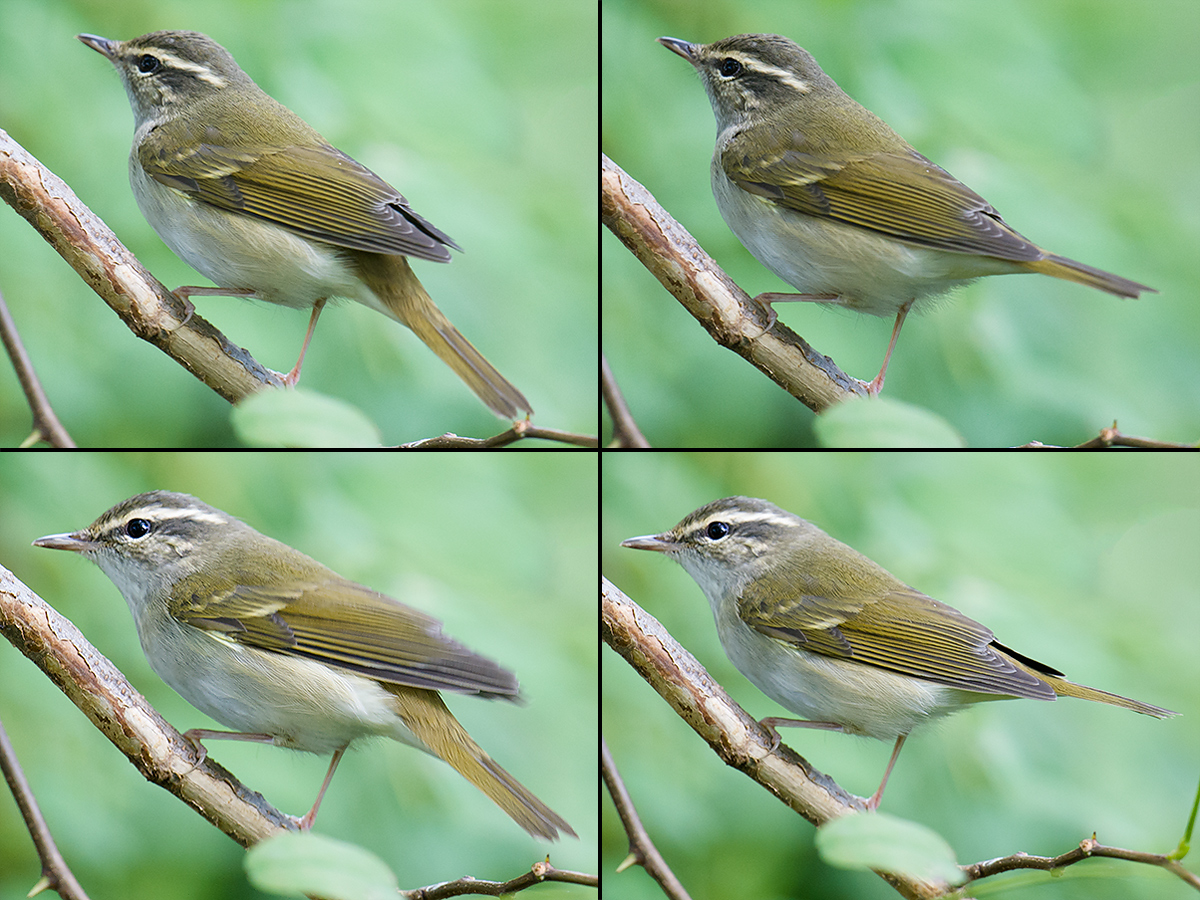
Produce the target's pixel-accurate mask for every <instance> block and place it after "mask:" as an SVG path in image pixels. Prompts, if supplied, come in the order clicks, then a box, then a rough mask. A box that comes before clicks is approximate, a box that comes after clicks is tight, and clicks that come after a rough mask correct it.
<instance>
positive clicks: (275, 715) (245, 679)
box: [34, 491, 575, 840]
mask: <svg viewBox="0 0 1200 900" xmlns="http://www.w3.org/2000/svg"><path fill="white" fill-rule="evenodd" d="M34 544H35V546H38V547H48V548H50V549H52V550H69V551H72V552H75V553H78V554H79V555H80V556H82V557H84V558H85V559H90V560H91V561H92V562H94V563H95V564H96V565H98V566H99V567H100V569H101V570H102V571H103V572H104V574H105V575H107V576H108V577H109V578H110V579H112V582H113V584H115V585H116V586H117V589H118V590H120V592H121V594H122V595H123V596H124V597H125V601H126V603H127V604H128V605H129V609H130V611H131V612H132V613H133V619H134V622H135V624H136V625H137V632H138V639H139V640H140V641H141V645H142V650H143V651H144V652H145V654H146V658H147V659H148V660H149V661H150V666H151V668H153V669H154V671H155V672H157V673H158V675H159V677H161V678H162V680H163V681H165V682H166V683H167V684H169V685H170V686H171V687H172V688H174V689H175V690H176V692H178V693H179V695H180V696H182V697H183V698H184V699H185V700H187V701H188V702H189V703H191V704H192V705H193V706H195V707H196V708H197V709H199V710H201V711H202V712H205V713H207V714H208V715H210V716H212V717H213V718H214V719H216V720H217V721H218V722H220V723H222V724H223V725H226V726H227V727H229V728H234V729H236V731H235V732H225V731H211V730H208V729H190V730H189V731H188V732H186V734H185V737H188V738H190V739H192V740H193V741H195V742H196V743H197V744H198V745H199V741H201V740H203V739H206V738H233V739H237V740H248V741H261V742H264V743H271V744H275V745H277V746H280V747H289V748H292V749H294V750H305V751H307V752H309V753H321V754H329V753H332V754H333V761H332V763H331V764H330V767H329V772H328V774H327V775H326V776H325V783H324V784H323V785H322V786H321V790H320V793H318V795H317V801H316V803H314V804H313V807H312V809H311V810H310V811H309V813H308V814H307V815H306V816H305V817H304V818H303V819H302V820H301V825H302V827H309V826H311V825H312V822H313V820H314V819H315V818H316V815H317V809H318V807H319V806H320V803H321V797H322V796H324V794H325V788H326V787H328V785H329V781H330V779H331V778H332V777H333V773H334V770H335V769H336V768H337V765H338V761H339V760H340V759H341V758H342V754H343V752H345V750H346V748H347V747H348V746H349V745H350V744H351V743H352V742H353V741H355V740H358V739H359V738H364V737H371V736H374V735H380V736H384V737H390V738H393V739H394V740H397V741H401V742H402V743H405V744H409V745H411V746H414V747H417V748H419V749H421V750H424V751H426V752H427V753H430V754H432V755H434V756H437V757H439V758H440V759H443V760H445V761H446V762H447V763H449V764H450V765H451V766H452V767H453V768H454V769H455V770H456V771H457V772H458V773H459V774H460V775H462V776H463V777H464V778H466V779H467V780H468V781H470V782H471V783H472V784H473V785H475V786H476V787H477V788H479V789H480V790H481V791H483V793H484V794H486V795H487V796H488V797H489V798H491V800H492V801H493V802H494V803H496V805H498V806H499V807H500V808H501V809H502V810H504V812H506V813H507V814H508V815H509V816H510V817H511V818H512V819H513V821H514V822H516V823H517V824H518V825H520V826H521V827H522V828H524V829H525V830H526V831H528V832H529V833H530V834H531V835H534V836H535V837H540V838H546V839H547V840H555V839H556V838H557V837H558V836H559V834H560V833H563V834H569V835H572V836H575V832H574V831H572V830H571V826H570V825H568V824H567V823H566V821H565V820H564V819H563V818H562V817H561V816H560V815H558V814H557V813H556V812H554V810H552V809H550V807H548V806H546V804H545V803H543V802H542V801H541V800H539V799H538V798H537V797H535V796H534V795H533V793H532V792H531V791H530V790H529V789H528V788H526V787H525V786H524V785H523V784H521V783H520V782H519V781H517V779H515V778H514V777H513V776H512V775H510V774H509V773H508V772H506V771H505V770H504V769H503V768H502V767H501V766H500V765H499V763H497V762H496V761H495V760H494V759H492V758H491V757H490V756H489V755H488V754H487V753H486V752H484V750H483V748H481V747H480V746H479V745H478V744H477V743H475V741H474V740H473V739H472V738H471V736H470V735H469V734H467V730H466V729H465V728H463V726H462V725H461V724H459V722H458V720H457V719H455V718H454V715H453V714H452V713H451V712H450V710H449V709H448V708H447V707H446V704H445V702H444V701H443V700H442V693H441V692H443V691H444V692H447V693H450V694H470V695H474V696H478V697H487V698H502V699H505V700H516V699H518V687H517V678H516V676H515V675H513V673H512V672H510V671H508V670H507V669H505V668H503V667H502V666H500V665H499V664H497V663H495V662H493V661H492V660H490V659H488V658H486V657H484V656H481V655H479V654H478V653H474V652H472V651H471V650H469V649H467V648H466V647H464V646H463V645H462V644H460V643H458V642H457V641H455V640H453V639H452V638H450V637H448V636H447V635H445V634H444V633H443V632H442V625H441V623H440V622H439V621H437V620H436V619H434V618H433V617H432V616H428V615H426V614H425V613H423V612H421V611H420V610H417V609H414V608H413V607H411V606H406V605H405V604H403V603H400V602H399V601H397V600H393V599H392V598H391V597H387V596H385V595H383V594H380V593H378V592H376V591H373V590H371V589H370V588H367V587H363V586H362V585H361V584H356V583H354V582H353V581H349V580H348V579H345V578H343V577H341V576H340V575H338V574H337V573H336V572H333V571H331V570H330V569H327V568H326V567H325V566H323V565H321V564H320V563H319V562H317V561H316V560H314V559H312V558H310V557H308V556H305V555H304V554H303V553H301V552H300V551H299V550H293V549H292V548H291V547H289V546H287V545H286V544H281V543H280V542H279V541H276V540H273V539H271V538H269V537H267V536H265V535H263V534H260V533H259V532H257V531H255V530H254V529H253V528H251V527H250V526H249V525H246V524H245V523H243V522H240V521H239V520H237V519H235V518H234V517H233V516H230V515H228V514H227V513H224V512H221V510H219V509H215V508H214V507H211V506H209V505H208V504H206V503H202V502H201V501H199V500H197V499H196V498H195V497H191V496H189V495H187V494H176V493H171V492H168V491H152V492H150V493H147V494H139V495H138V496H136V497H131V498H129V499H128V500H126V501H124V502H122V503H118V504H117V505H116V506H114V507H113V508H112V509H110V510H108V512H106V513H104V514H103V515H101V516H100V518H98V519H96V521H95V522H93V523H92V524H91V525H89V526H87V527H86V528H83V529H81V530H79V531H76V532H73V533H71V534H52V535H48V536H46V537H44V538H39V539H38V540H36V541H34Z"/></svg>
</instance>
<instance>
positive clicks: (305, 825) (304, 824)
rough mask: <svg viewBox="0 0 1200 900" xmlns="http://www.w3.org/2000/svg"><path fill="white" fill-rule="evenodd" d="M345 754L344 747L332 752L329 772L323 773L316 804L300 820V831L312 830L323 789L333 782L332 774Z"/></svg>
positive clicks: (323, 793)
mask: <svg viewBox="0 0 1200 900" xmlns="http://www.w3.org/2000/svg"><path fill="white" fill-rule="evenodd" d="M345 752H346V748H345V747H342V748H341V749H340V750H336V751H334V754H333V761H332V762H330V764H329V771H328V772H326V773H325V781H324V782H323V783H322V785H321V790H320V792H318V794H317V802H316V803H314V804H313V807H312V809H310V810H309V811H308V815H306V816H305V817H304V818H303V819H301V820H300V829H301V830H302V831H308V830H309V829H310V828H312V825H313V822H315V821H316V820H317V810H318V809H320V807H321V799H322V798H323V797H324V796H325V788H327V787H329V782H330V781H332V780H333V773H334V772H336V771H337V767H338V763H340V762H341V761H342V754H343V753H345Z"/></svg>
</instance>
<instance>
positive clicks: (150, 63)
mask: <svg viewBox="0 0 1200 900" xmlns="http://www.w3.org/2000/svg"><path fill="white" fill-rule="evenodd" d="M161 68H162V62H161V61H160V60H159V58H158V57H157V56H151V55H150V54H149V53H143V54H142V55H141V56H139V57H138V58H137V70H138V71H139V72H141V73H142V74H143V75H153V74H154V73H155V72H157V71H158V70H159V69H161Z"/></svg>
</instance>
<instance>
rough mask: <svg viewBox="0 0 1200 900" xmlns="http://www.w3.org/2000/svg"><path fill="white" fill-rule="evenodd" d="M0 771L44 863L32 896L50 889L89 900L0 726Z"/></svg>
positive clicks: (67, 899)
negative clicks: (60, 849)
mask: <svg viewBox="0 0 1200 900" xmlns="http://www.w3.org/2000/svg"><path fill="white" fill-rule="evenodd" d="M0 769H2V770H3V771H4V779H5V781H7V782H8V787H9V789H10V790H11V791H12V795H13V797H14V798H15V799H16V801H17V808H18V809H20V810H21V818H23V819H24V820H25V828H26V830H27V831H28V832H29V834H30V836H31V837H32V838H33V845H34V846H35V847H36V848H37V854H38V858H39V859H40V860H41V861H42V877H41V879H40V880H39V881H38V883H37V884H36V885H34V887H33V890H31V891H30V892H29V896H30V897H32V896H33V895H34V894H37V893H40V892H41V891H43V890H46V889H47V888H49V889H50V890H52V891H55V892H56V893H57V894H58V895H59V897H61V898H62V900H88V895H87V892H86V891H84V889H83V886H82V885H80V883H79V882H78V881H76V880H75V875H74V873H72V872H71V868H70V866H68V865H67V861H66V860H65V859H63V857H62V854H61V853H59V852H58V845H57V844H55V843H54V836H53V835H52V834H50V827H49V826H48V825H47V824H46V820H45V818H44V817H43V816H42V810H41V808H39V807H38V803H37V799H36V798H35V797H34V796H33V789H32V788H30V787H29V782H28V781H26V780H25V772H24V771H23V770H22V769H21V763H20V761H19V760H18V759H17V752H16V751H15V750H14V749H13V745H12V742H11V741H9V739H8V732H7V731H5V730H4V724H3V723H0Z"/></svg>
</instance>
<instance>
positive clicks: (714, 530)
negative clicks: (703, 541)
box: [704, 522, 729, 541]
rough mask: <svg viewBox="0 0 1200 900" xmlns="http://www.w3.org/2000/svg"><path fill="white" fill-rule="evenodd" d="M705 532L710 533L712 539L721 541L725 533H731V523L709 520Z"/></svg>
mask: <svg viewBox="0 0 1200 900" xmlns="http://www.w3.org/2000/svg"><path fill="white" fill-rule="evenodd" d="M704 533H705V534H707V535H708V539H709V540H710V541H719V540H720V539H721V538H723V537H725V535H727V534H729V523H728V522H709V523H708V527H707V528H705V529H704Z"/></svg>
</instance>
